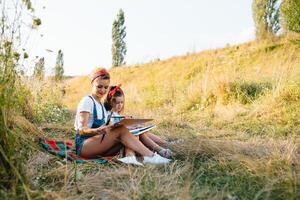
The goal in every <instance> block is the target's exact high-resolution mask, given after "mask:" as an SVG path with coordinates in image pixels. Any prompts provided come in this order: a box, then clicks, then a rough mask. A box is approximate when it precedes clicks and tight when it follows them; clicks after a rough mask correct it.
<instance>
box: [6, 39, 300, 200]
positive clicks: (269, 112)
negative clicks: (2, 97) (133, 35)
mask: <svg viewBox="0 0 300 200" xmlns="http://www.w3.org/2000/svg"><path fill="white" fill-rule="evenodd" d="M299 49H300V44H299V40H296V39H293V38H279V39H276V40H274V41H262V42H249V43H246V44H241V45H237V46H228V47H226V48H223V49H216V50H208V51H204V52H200V53H195V54H188V55H185V56H179V57H174V58H171V59H168V60H164V61H155V62H151V63H147V64H141V65H136V66H130V67H120V68H114V69H111V70H110V72H111V74H112V78H113V79H112V84H120V83H121V84H122V88H123V89H124V91H125V94H126V110H125V112H126V113H128V114H132V115H136V116H143V117H153V118H154V119H155V123H156V124H157V128H156V129H155V130H154V131H153V132H154V133H155V134H157V135H160V136H161V137H166V138H170V139H178V138H180V139H183V142H181V143H179V144H175V145H171V146H169V148H171V149H172V150H173V151H174V152H175V153H176V156H175V157H174V158H173V161H172V163H171V164H169V165H167V166H160V167H158V166H144V167H135V166H128V165H122V164H118V163H117V164H116V163H110V164H108V165H99V164H94V163H88V164H84V165H76V164H75V163H71V162H66V161H65V160H61V159H59V158H57V157H56V156H53V155H50V154H48V153H46V152H44V151H41V149H40V148H39V147H38V146H37V142H36V140H35V138H36V137H37V136H43V137H48V138H53V139H57V140H61V139H63V140H64V139H68V140H73V138H74V131H73V120H74V119H73V118H72V116H70V113H69V112H68V111H67V110H66V109H65V107H64V105H66V106H68V108H69V109H70V110H73V111H74V110H75V109H76V105H77V103H78V102H79V101H80V99H81V98H82V97H83V96H84V95H86V94H89V93H90V83H89V79H88V77H85V76H82V77H74V78H69V79H67V80H65V82H64V83H59V84H58V83H57V82H55V81H51V80H50V79H49V80H44V81H40V82H39V81H36V80H28V83H26V84H27V85H28V87H27V88H29V89H30V90H29V89H26V90H25V89H23V90H20V94H26V98H28V99H29V100H28V101H24V102H25V103H24V105H26V108H28V109H25V110H21V111H22V113H23V115H24V116H25V117H26V118H27V119H26V118H24V117H16V118H13V119H11V120H13V121H12V122H11V123H12V124H14V127H15V128H14V132H12V134H15V135H16V137H15V138H17V140H16V141H18V142H16V143H14V144H15V148H16V149H20V151H18V152H21V153H20V155H18V156H17V157H16V158H20V159H21V158H22V159H23V160H24V162H22V163H24V175H25V176H26V180H27V181H26V182H25V181H24V183H23V182H22V184H23V187H24V190H25V191H26V192H27V193H26V195H27V196H31V197H32V198H34V199H299V198H300V190H299V188H300V147H299V143H300V137H299V131H300V126H299V123H300V121H299V119H300V112H299V108H300V51H299ZM64 84H65V85H64ZM20 96H21V97H23V96H22V95H20ZM24 96H25V95H24ZM24 98H25V97H24ZM26 98H25V99H26ZM62 100H63V102H62ZM62 103H63V104H64V105H62ZM70 117H71V118H70ZM28 119H30V120H31V121H32V122H33V123H34V124H35V125H36V126H38V127H39V129H37V128H36V126H34V125H33V124H32V123H30V122H29V121H28ZM45 122H47V123H45ZM25 144H26V145H25ZM24 146H25V147H28V148H26V149H24ZM1 173H4V172H2V171H1ZM1 173H0V174H1ZM21 180H22V179H21ZM24 180H25V179H24ZM9 181H10V180H2V182H3V183H7V182H9ZM2 182H1V183H2ZM3 185H4V184H3ZM29 188H30V189H29ZM20 191H21V190H20ZM18 193H20V194H21V195H23V196H24V194H22V192H18V191H16V192H15V191H13V192H12V194H9V193H7V192H6V190H5V189H1V190H0V197H3V199H11V197H16V196H17V195H16V194H18ZM24 198H25V196H24Z"/></svg>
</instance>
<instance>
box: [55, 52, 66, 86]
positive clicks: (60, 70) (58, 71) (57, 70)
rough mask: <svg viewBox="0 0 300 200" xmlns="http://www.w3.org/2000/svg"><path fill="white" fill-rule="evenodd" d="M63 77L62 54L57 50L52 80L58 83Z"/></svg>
mask: <svg viewBox="0 0 300 200" xmlns="http://www.w3.org/2000/svg"><path fill="white" fill-rule="evenodd" d="M63 76H64V54H63V52H62V50H59V51H58V54H57V57H56V65H55V67H54V79H55V80H57V81H60V80H62V78H63Z"/></svg>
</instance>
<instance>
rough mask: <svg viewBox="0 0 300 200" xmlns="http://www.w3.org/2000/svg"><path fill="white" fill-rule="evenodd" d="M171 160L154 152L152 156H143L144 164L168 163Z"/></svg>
mask: <svg viewBox="0 0 300 200" xmlns="http://www.w3.org/2000/svg"><path fill="white" fill-rule="evenodd" d="M170 161H171V160H170V159H167V158H164V157H162V156H160V155H159V154H157V153H154V155H153V156H144V161H143V163H144V164H154V165H163V164H168V163H169V162H170Z"/></svg>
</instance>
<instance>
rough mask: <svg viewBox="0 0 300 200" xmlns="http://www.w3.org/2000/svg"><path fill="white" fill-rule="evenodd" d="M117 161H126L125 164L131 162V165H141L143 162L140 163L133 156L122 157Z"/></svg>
mask: <svg viewBox="0 0 300 200" xmlns="http://www.w3.org/2000/svg"><path fill="white" fill-rule="evenodd" d="M118 160H119V161H121V162H123V163H126V164H133V165H139V166H143V163H140V162H139V161H137V159H136V157H135V156H127V157H124V158H119V159H118Z"/></svg>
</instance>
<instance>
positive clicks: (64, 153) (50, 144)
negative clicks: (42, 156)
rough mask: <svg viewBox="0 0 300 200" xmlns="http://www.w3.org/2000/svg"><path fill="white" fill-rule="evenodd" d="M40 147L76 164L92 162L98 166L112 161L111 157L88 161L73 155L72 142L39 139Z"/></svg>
mask: <svg viewBox="0 0 300 200" xmlns="http://www.w3.org/2000/svg"><path fill="white" fill-rule="evenodd" d="M39 144H40V146H41V147H42V148H43V149H45V150H46V151H48V152H49V153H51V154H54V155H57V156H59V157H61V158H63V159H66V160H70V161H75V162H76V163H85V162H87V161H93V162H96V163H100V164H105V163H107V162H108V161H111V160H112V159H113V156H111V157H100V156H99V157H98V158H96V159H88V158H84V157H82V156H78V155H76V153H75V148H74V147H73V144H72V142H69V141H57V140H51V139H45V138H39Z"/></svg>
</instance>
